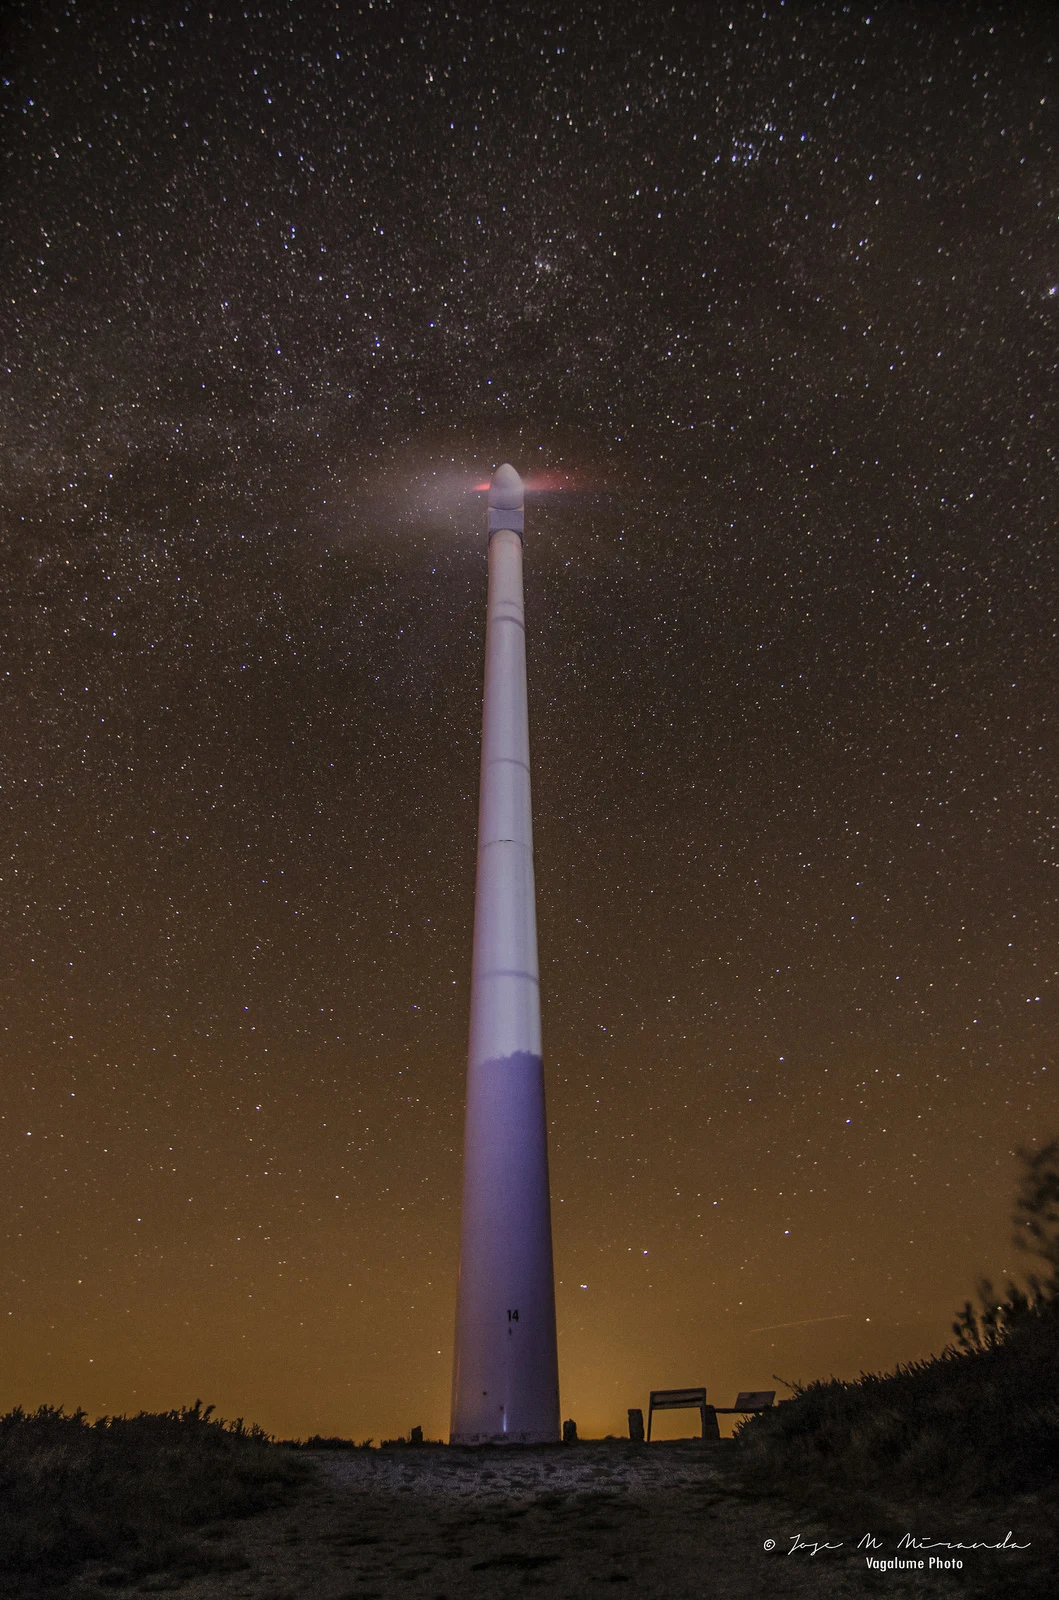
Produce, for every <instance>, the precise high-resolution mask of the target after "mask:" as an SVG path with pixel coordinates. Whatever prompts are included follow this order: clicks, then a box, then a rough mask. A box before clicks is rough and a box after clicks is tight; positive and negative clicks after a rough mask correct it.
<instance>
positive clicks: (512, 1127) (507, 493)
mask: <svg viewBox="0 0 1059 1600" xmlns="http://www.w3.org/2000/svg"><path fill="white" fill-rule="evenodd" d="M522 499H523V497H522V482H521V479H520V478H519V476H518V473H517V472H516V471H515V470H514V468H513V467H510V466H506V465H505V466H502V467H500V468H498V470H497V472H496V475H495V476H494V478H493V481H492V484H491V485H490V489H489V607H488V615H487V619H486V634H485V702H484V709H483V715H482V775H481V789H480V798H479V809H478V876H477V884H476V888H475V902H474V957H473V965H472V972H471V1034H470V1051H469V1057H468V1064H467V1121H466V1131H465V1140H464V1160H463V1211H462V1219H461V1234H460V1276H459V1284H458V1287H457V1294H456V1351H455V1359H454V1364H453V1378H452V1429H451V1433H450V1436H449V1437H450V1442H451V1443H452V1444H472V1445H473V1444H491V1443H506V1444H551V1443H554V1442H558V1440H559V1436H560V1435H559V1368H558V1360H557V1356H556V1344H555V1287H554V1275H553V1270H552V1230H551V1206H550V1200H549V1194H548V1144H547V1125H546V1121H545V1114H544V1069H543V1064H542V1060H541V1017H540V982H539V978H538V972H537V918H536V909H535V904H534V886H533V827H532V819H531V811H530V768H529V721H528V716H527V707H526V629H525V620H524V614H523V604H522V525H523V509H522Z"/></svg>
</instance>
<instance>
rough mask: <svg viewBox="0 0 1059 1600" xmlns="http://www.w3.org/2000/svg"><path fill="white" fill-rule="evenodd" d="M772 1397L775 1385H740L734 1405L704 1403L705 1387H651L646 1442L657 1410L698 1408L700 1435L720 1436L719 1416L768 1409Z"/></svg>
mask: <svg viewBox="0 0 1059 1600" xmlns="http://www.w3.org/2000/svg"><path fill="white" fill-rule="evenodd" d="M775 1398H776V1391H775V1389H741V1390H740V1391H739V1393H738V1394H737V1395H736V1397H735V1405H734V1406H711V1405H707V1404H706V1390H705V1389H652V1390H651V1400H650V1404H649V1405H648V1407H647V1442H648V1444H650V1442H651V1418H652V1415H653V1414H654V1412H656V1411H697V1412H698V1413H699V1416H700V1417H701V1418H702V1437H703V1438H704V1439H719V1438H720V1436H721V1433H720V1429H719V1428H718V1426H717V1418H718V1417H719V1416H725V1417H734V1416H747V1415H748V1414H749V1413H751V1412H753V1411H767V1410H768V1408H769V1407H770V1406H771V1404H772V1402H773V1400H775Z"/></svg>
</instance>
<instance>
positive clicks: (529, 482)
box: [473, 470, 596, 494]
mask: <svg viewBox="0 0 1059 1600" xmlns="http://www.w3.org/2000/svg"><path fill="white" fill-rule="evenodd" d="M522 487H523V488H524V489H525V490H526V493H527V494H562V493H564V492H565V493H570V492H571V491H573V490H577V489H594V488H595V487H596V485H595V484H594V483H593V482H592V481H591V480H590V479H589V478H588V477H586V476H585V474H584V473H583V472H561V471H558V470H552V471H545V472H535V473H533V474H532V475H531V476H530V477H528V478H523V480H522ZM473 488H474V492H475V494H485V493H486V492H487V491H488V489H489V479H488V478H486V479H485V480H484V482H482V483H476V484H474V485H473Z"/></svg>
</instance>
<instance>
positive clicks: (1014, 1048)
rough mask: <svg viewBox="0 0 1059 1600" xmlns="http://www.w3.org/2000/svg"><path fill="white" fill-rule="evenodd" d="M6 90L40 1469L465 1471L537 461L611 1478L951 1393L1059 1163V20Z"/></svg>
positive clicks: (426, 39)
mask: <svg viewBox="0 0 1059 1600" xmlns="http://www.w3.org/2000/svg"><path fill="white" fill-rule="evenodd" d="M6 32H7V39H6V49H5V51H4V61H5V66H4V71H3V81H2V85H0V88H2V111H3V124H4V133H3V138H2V146H0V151H2V155H3V179H2V182H3V194H4V209H5V217H6V222H5V227H4V230H3V237H2V239H0V284H2V290H3V304H4V307H5V314H4V317H3V335H2V345H0V353H2V361H0V372H2V376H3V382H4V397H3V402H4V403H3V408H2V417H3V421H2V424H0V437H2V452H3V453H2V463H3V470H2V501H0V559H2V563H3V573H4V585H3V588H4V595H5V601H6V605H5V612H6V616H5V625H4V644H3V657H4V660H3V678H2V683H3V724H4V727H5V731H6V735H7V737H6V739H5V741H4V753H3V757H2V773H3V792H4V805H5V830H4V837H5V844H4V848H3V862H4V887H5V895H4V902H5V906H6V912H7V925H6V930H5V938H4V940H3V969H2V971H0V997H2V1000H3V1004H2V1007H0V1027H2V1033H0V1040H2V1051H3V1062H4V1078H5V1083H6V1085H7V1093H6V1095H5V1097H4V1099H5V1103H4V1106H3V1108H2V1111H0V1139H2V1140H3V1146H4V1151H5V1156H4V1162H3V1168H2V1170H3V1173H4V1180H3V1181H4V1200H3V1219H4V1232H5V1245H4V1252H3V1254H4V1259H5V1272H4V1279H3V1298H4V1302H5V1303H3V1304H0V1323H2V1324H3V1327H2V1330H0V1341H2V1345H3V1361H2V1363H0V1370H3V1371H4V1373H5V1377H4V1380H3V1385H2V1386H0V1391H2V1392H0V1409H7V1408H9V1407H10V1406H12V1405H14V1404H16V1403H20V1404H23V1405H36V1404H38V1403H41V1402H48V1403H50V1404H59V1403H62V1402H65V1403H66V1404H68V1405H71V1406H73V1405H77V1404H80V1405H83V1406H85V1407H86V1408H87V1409H88V1410H89V1411H92V1412H95V1411H104V1410H106V1411H119V1410H136V1409H138V1408H139V1407H141V1406H143V1407H147V1408H150V1409H156V1408H159V1407H167V1406H170V1405H176V1404H183V1403H190V1401H191V1400H193V1399H194V1398H195V1396H196V1395H197V1394H202V1395H203V1396H204V1398H205V1399H206V1400H208V1401H212V1402H215V1403H216V1404H217V1405H218V1409H219V1410H220V1411H221V1412H222V1413H223V1414H226V1415H236V1414H238V1415H244V1416H247V1417H251V1418H253V1419H254V1420H256V1421H258V1422H260V1423H262V1424H263V1425H264V1426H266V1427H267V1428H269V1429H270V1430H274V1431H276V1432H279V1433H286V1434H291V1433H300V1434H306V1433H310V1432H314V1431H321V1432H324V1433H344V1434H353V1435H355V1436H357V1437H363V1436H365V1435H368V1434H372V1435H374V1436H375V1437H376V1438H379V1437H381V1436H385V1435H392V1434H394V1433H397V1432H406V1431H407V1429H408V1427H409V1426H411V1425H412V1424H413V1423H416V1422H420V1423H422V1424H423V1425H424V1426H425V1427H426V1430H427V1432H428V1435H429V1434H433V1435H435V1436H436V1435H439V1434H441V1433H442V1432H443V1431H444V1429H445V1418H446V1415H447V1404H448V1384H449V1366H450V1359H451V1341H452V1314H453V1305H454V1292H455V1271H456V1234H457V1223H458V1216H457V1206H458V1193H459V1171H460V1146H461V1139H462V1127H461V1118H462V1097H463V1073H464V1065H465V1050H466V1026H467V1007H468V994H469V974H470V944H471V921H472V912H473V878H474V859H475V825H476V805H477V781H478V771H477V760H478V733H479V719H480V694H481V673H482V664H483V645H484V619H485V533H484V525H485V514H484V506H483V499H484V497H483V496H482V495H481V493H480V492H478V491H476V490H475V488H474V485H475V484H477V483H480V482H481V481H482V480H483V479H487V478H488V476H489V474H490V472H491V470H492V468H493V466H494V465H495V464H496V463H497V462H499V461H501V460H505V459H506V460H510V461H512V462H513V463H514V465H515V466H516V467H517V468H518V469H519V471H520V472H521V473H522V474H523V475H524V477H526V479H527V480H528V481H529V482H530V484H531V485H532V484H533V483H535V482H536V483H538V484H539V485H541V487H539V488H538V489H537V490H536V491H535V492H531V493H530V494H529V496H528V498H527V521H526V526H527V535H526V601H527V619H528V641H527V642H528V650H529V688H530V717H531V741H532V750H533V762H534V772H533V782H534V807H535V813H534V821H535V838H536V872H537V887H538V922H539V932H540V947H541V980H542V1011H543V1024H544V1039H545V1071H546V1076H547V1084H548V1096H549V1117H550V1121H551V1162H552V1196H553V1224H554V1231H555V1249H556V1276H557V1280H558V1289H557V1294H558V1313H559V1341H560V1343H559V1353H560V1379H561V1393H562V1406H563V1415H564V1416H575V1417H576V1418H577V1420H578V1423H579V1426H580V1427H581V1431H582V1433H586V1432H587V1433H593V1432H598V1433H602V1432H606V1431H612V1432H616V1431H619V1430H622V1429H623V1427H624V1416H625V1408H626V1407H627V1406H630V1405H637V1404H641V1403H642V1401H643V1399H644V1396H645V1393H646V1391H647V1390H648V1389H649V1388H652V1387H654V1388H658V1387H664V1386H666V1385H684V1384H698V1383H706V1384H707V1385H708V1386H709V1387H710V1391H711V1398H714V1397H716V1398H718V1400H719V1403H722V1404H725V1403H729V1402H730V1399H731V1395H729V1394H728V1391H729V1390H731V1391H733V1393H734V1391H735V1390H736V1389H737V1388H755V1387H758V1388H767V1387H774V1385H773V1384H771V1383H770V1375H771V1374H772V1373H773V1372H774V1371H778V1372H780V1373H781V1374H783V1375H784V1376H786V1377H795V1378H799V1379H809V1378H811V1377H815V1376H821V1375H826V1374H827V1373H829V1372H832V1371H834V1372H836V1373H839V1374H847V1373H848V1374H855V1373H857V1372H858V1371H860V1370H862V1369H865V1368H872V1367H880V1366H883V1365H888V1364H893V1363H894V1362H896V1361H898V1360H908V1359H911V1358H913V1357H916V1356H919V1355H922V1354H925V1353H926V1352H927V1351H929V1350H932V1349H937V1348H940V1346H941V1345H942V1344H943V1343H944V1342H945V1340H946V1339H947V1338H948V1327H949V1321H950V1320H951V1314H952V1312H953V1310H954V1309H955V1307H956V1305H957V1304H958V1303H961V1302H962V1301H963V1300H964V1299H965V1298H966V1297H967V1295H968V1293H969V1292H971V1291H972V1289H973V1285H974V1280H975V1278H976V1277H977V1276H978V1274H979V1273H981V1272H991V1273H993V1275H994V1276H997V1277H999V1276H1001V1275H1002V1274H1003V1273H1004V1272H1005V1271H1012V1272H1013V1271H1016V1270H1017V1269H1018V1267H1019V1266H1020V1262H1019V1260H1018V1258H1017V1257H1016V1256H1015V1252H1014V1251H1013V1250H1012V1249H1010V1247H1009V1240H1008V1232H1009V1229H1008V1224H1007V1211H1008V1208H1009V1205H1010V1199H1011V1195H1012V1192H1013V1186H1014V1181H1015V1172H1016V1166H1015V1160H1014V1150H1015V1148H1016V1146H1018V1145H1020V1144H1025V1143H1029V1142H1033V1141H1036V1140H1038V1139H1042V1138H1047V1137H1049V1136H1050V1135H1052V1134H1053V1133H1054V1131H1055V1129H1056V1127H1057V1125H1059V1094H1057V1084H1056V1081H1055V1080H1056V1075H1057V1072H1059V1068H1057V1065H1056V1059H1055V1056H1056V1051H1055V1046H1056V1039H1057V1027H1056V1009H1055V1008H1056V998H1055V995H1056V991H1055V968H1056V961H1055V926H1056V922H1055V892H1054V888H1053V885H1052V874H1053V873H1054V867H1055V857H1054V826H1055V807H1054V794H1055V788H1056V760H1055V742H1054V715H1053V714H1052V704H1053V698H1054V682H1055V672H1056V620H1055V619H1056V599H1057V583H1056V556H1055V535H1054V529H1055V516H1056V495H1055V487H1054V485H1055V470H1054V443H1055V438H1056V416H1055V404H1054V394H1055V349H1056V317H1057V314H1059V234H1057V228H1056V190H1055V179H1054V174H1055V170H1056V122H1055V47H1056V29H1055V19H1054V13H1053V12H1052V10H1051V9H1050V8H1048V7H1043V6H1042V7H1036V6H1030V5H1008V6H1004V7H998V6H987V5H983V6H978V5H967V6H960V7H952V8H938V7H931V6H915V5H905V6H895V5H891V4H883V5H880V6H877V7H870V6H838V5H833V6H819V7H813V8H803V7H796V6H792V5H786V4H781V3H779V0H762V3H761V4H759V5H755V6H753V7H748V6H735V5H726V4H722V5H720V6H717V7H710V8H686V9H685V10H681V9H680V8H677V10H676V11H675V12H672V13H670V12H665V13H660V12H659V11H658V10H657V8H653V7H651V8H649V7H646V6H642V5H634V6H631V7H620V8H613V7H603V6H600V5H595V4H590V5H589V4H586V5H577V6H573V5H568V4H545V5H542V6H532V7H530V6H526V5H521V4H516V5H513V6H511V7H507V8H504V10H503V13H502V14H500V13H497V12H495V11H494V10H493V9H491V8H488V7H485V6H481V7H479V6H470V7H463V6H459V5H452V6H445V5H442V4H439V3H434V0H421V3H419V4H409V5H398V4H384V3H381V0H379V3H375V4H361V5H349V6H342V7H337V8H336V7H333V6H325V5H318V4H313V3H310V4H308V5H306V6H303V7H298V8H290V7H285V6H277V5H273V4H260V5H257V6H252V7H246V8H242V9H241V8H228V7H217V8H216V10H215V11H214V12H210V11H209V10H208V9H207V8H205V7H204V6H201V5H199V4H179V3H173V4H166V5H161V6H158V7H151V8H147V9H145V10H143V11H142V12H133V11H130V10H129V9H128V8H127V7H124V6H122V5H118V4H109V3H106V0H86V3H82V4H77V3H69V4H58V3H48V4H45V5H33V6H30V5H26V4H21V5H17V6H16V7H15V10H14V14H13V20H12V19H9V20H8V22H7V24H6ZM685 1423H686V1419H678V1420H677V1421H674V1423H673V1430H672V1431H676V1432H679V1431H681V1429H682V1428H683V1426H684V1425H685ZM664 1431H665V1430H664V1429H663V1432H664Z"/></svg>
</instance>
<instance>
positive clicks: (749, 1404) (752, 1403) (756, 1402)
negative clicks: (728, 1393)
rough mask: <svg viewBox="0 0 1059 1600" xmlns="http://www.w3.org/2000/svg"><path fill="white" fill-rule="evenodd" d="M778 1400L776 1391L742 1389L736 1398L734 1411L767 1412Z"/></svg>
mask: <svg viewBox="0 0 1059 1600" xmlns="http://www.w3.org/2000/svg"><path fill="white" fill-rule="evenodd" d="M775 1398H776V1391H775V1389H741V1390H740V1391H739V1393H738V1394H737V1395H736V1397H735V1405H734V1406H733V1407H732V1410H733V1411H767V1410H768V1408H769V1406H770V1405H771V1404H772V1402H773V1400H775Z"/></svg>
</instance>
